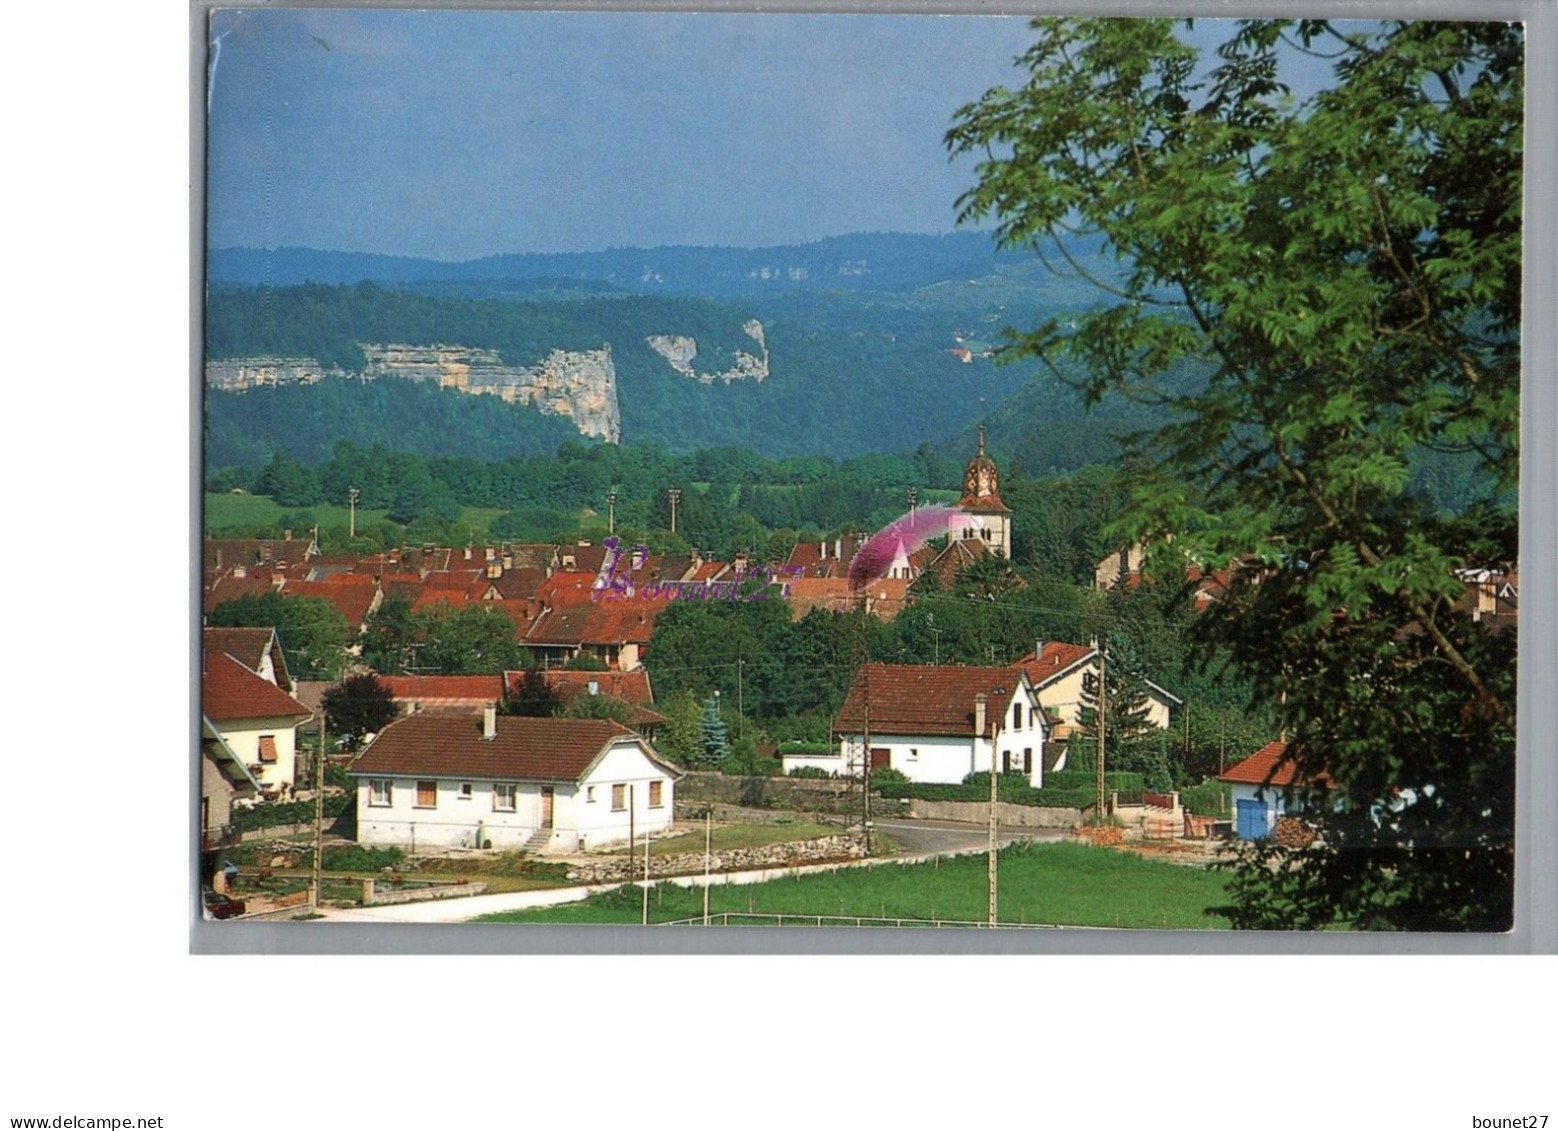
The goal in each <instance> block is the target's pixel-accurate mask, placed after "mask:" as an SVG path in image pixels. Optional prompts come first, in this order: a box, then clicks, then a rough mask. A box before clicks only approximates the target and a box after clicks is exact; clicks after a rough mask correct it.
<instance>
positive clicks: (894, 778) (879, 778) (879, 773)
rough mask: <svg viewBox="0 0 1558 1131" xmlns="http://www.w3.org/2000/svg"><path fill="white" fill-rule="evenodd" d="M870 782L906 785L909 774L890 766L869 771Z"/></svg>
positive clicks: (886, 784) (884, 784)
mask: <svg viewBox="0 0 1558 1131" xmlns="http://www.w3.org/2000/svg"><path fill="white" fill-rule="evenodd" d="M871 783H872V784H873V785H876V786H896V785H908V784H909V775H908V774H906V773H904V772H903V771H902V770H895V769H893V768H892V767H891V766H887V767H884V768H883V769H880V770H872V771H871Z"/></svg>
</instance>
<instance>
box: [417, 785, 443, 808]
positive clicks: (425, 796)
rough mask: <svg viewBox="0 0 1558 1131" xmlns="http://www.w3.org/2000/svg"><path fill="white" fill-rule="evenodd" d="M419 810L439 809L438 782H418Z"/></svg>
mask: <svg viewBox="0 0 1558 1131" xmlns="http://www.w3.org/2000/svg"><path fill="white" fill-rule="evenodd" d="M417 808H418V809H437V808H438V783H437V782H436V781H419V782H417Z"/></svg>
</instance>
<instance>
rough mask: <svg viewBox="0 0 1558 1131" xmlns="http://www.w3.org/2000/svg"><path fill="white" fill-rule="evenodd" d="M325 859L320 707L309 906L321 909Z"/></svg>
mask: <svg viewBox="0 0 1558 1131" xmlns="http://www.w3.org/2000/svg"><path fill="white" fill-rule="evenodd" d="M324 857H325V708H324V704H322V703H321V704H320V706H319V756H318V757H317V758H315V759H314V890H313V893H312V896H311V898H310V899H309V901H308V905H309V906H310V907H312V908H314V909H315V910H316V911H317V910H318V909H319V895H320V892H321V890H322V889H321V887H320V880H321V868H322V866H323V864H324Z"/></svg>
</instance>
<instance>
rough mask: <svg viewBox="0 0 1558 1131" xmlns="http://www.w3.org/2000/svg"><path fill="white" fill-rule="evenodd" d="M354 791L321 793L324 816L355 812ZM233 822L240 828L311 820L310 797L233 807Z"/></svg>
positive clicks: (355, 796)
mask: <svg viewBox="0 0 1558 1131" xmlns="http://www.w3.org/2000/svg"><path fill="white" fill-rule="evenodd" d="M356 808H357V794H356V793H332V794H327V795H326V796H325V816H326V817H329V818H332V819H334V818H336V817H339V816H340V815H341V814H342V813H346V812H349V811H350V812H355V811H356ZM232 819H233V824H235V825H237V826H238V828H239V829H240V830H242V831H244V832H248V831H249V830H250V829H274V828H278V827H280V826H282V825H308V824H312V823H313V821H314V803H313V802H312V801H280V802H266V803H262V804H259V805H256V806H254V808H252V809H234V810H233V818H232Z"/></svg>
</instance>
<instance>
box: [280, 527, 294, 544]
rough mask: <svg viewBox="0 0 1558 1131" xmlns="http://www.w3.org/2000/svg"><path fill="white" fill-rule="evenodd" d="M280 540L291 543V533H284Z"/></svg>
mask: <svg viewBox="0 0 1558 1131" xmlns="http://www.w3.org/2000/svg"><path fill="white" fill-rule="evenodd" d="M282 540H283V541H285V542H290V541H292V531H291V530H287V531H284V532H283V534H282Z"/></svg>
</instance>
